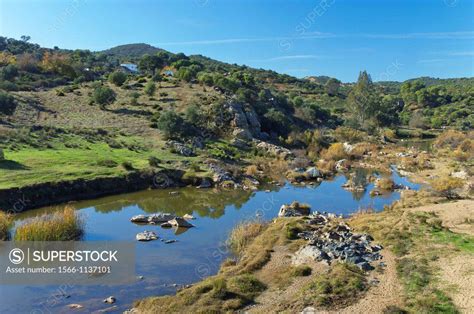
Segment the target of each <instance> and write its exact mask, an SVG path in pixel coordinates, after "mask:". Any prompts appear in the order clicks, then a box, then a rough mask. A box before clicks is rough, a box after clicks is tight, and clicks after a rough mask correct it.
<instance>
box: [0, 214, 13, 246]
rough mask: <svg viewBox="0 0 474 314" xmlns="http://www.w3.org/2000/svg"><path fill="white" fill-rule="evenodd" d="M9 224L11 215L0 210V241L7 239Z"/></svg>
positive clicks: (10, 223)
mask: <svg viewBox="0 0 474 314" xmlns="http://www.w3.org/2000/svg"><path fill="white" fill-rule="evenodd" d="M11 225H12V217H11V216H10V215H8V214H7V213H5V212H2V211H0V241H5V240H8V239H9V237H10V227H11Z"/></svg>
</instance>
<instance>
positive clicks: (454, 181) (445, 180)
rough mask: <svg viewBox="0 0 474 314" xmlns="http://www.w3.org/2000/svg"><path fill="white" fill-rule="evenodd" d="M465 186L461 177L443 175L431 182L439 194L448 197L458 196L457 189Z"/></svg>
mask: <svg viewBox="0 0 474 314" xmlns="http://www.w3.org/2000/svg"><path fill="white" fill-rule="evenodd" d="M463 186H464V181H463V180H462V179H460V178H453V177H448V176H446V177H442V178H438V179H436V180H433V181H432V182H431V187H432V188H433V190H435V191H436V192H437V193H438V194H439V195H441V196H443V197H446V198H448V199H453V198H457V197H458V195H457V193H456V192H455V190H456V189H459V188H462V187H463Z"/></svg>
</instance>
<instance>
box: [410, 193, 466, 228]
mask: <svg viewBox="0 0 474 314" xmlns="http://www.w3.org/2000/svg"><path fill="white" fill-rule="evenodd" d="M405 210H407V211H415V212H417V211H418V212H419V211H424V212H433V213H435V214H436V215H437V216H438V217H439V218H440V219H441V220H442V221H443V226H444V227H446V228H448V229H449V230H451V231H452V232H456V233H464V234H469V235H473V236H474V200H460V201H457V202H450V203H443V204H433V205H426V206H420V207H414V208H407V209H405Z"/></svg>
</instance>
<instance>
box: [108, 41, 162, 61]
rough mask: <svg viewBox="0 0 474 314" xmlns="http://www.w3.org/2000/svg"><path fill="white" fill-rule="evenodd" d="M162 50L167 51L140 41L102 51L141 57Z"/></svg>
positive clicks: (109, 53)
mask: <svg viewBox="0 0 474 314" xmlns="http://www.w3.org/2000/svg"><path fill="white" fill-rule="evenodd" d="M160 51H165V50H163V49H160V48H156V47H153V46H152V45H149V44H144V43H138V44H127V45H120V46H116V47H113V48H110V49H107V50H103V51H101V52H102V53H105V54H108V55H113V56H118V57H132V58H136V57H141V56H143V55H145V54H156V53H158V52H160Z"/></svg>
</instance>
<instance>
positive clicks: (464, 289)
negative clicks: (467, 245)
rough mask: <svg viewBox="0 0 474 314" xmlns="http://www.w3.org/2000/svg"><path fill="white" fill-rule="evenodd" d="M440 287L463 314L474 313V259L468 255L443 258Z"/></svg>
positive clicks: (441, 260)
mask: <svg viewBox="0 0 474 314" xmlns="http://www.w3.org/2000/svg"><path fill="white" fill-rule="evenodd" d="M438 267H439V269H440V271H439V276H440V285H441V287H442V288H444V289H443V290H445V291H446V292H447V293H448V295H449V296H450V297H451V298H452V299H453V303H454V304H455V305H456V306H457V307H458V309H459V310H460V311H461V313H466V314H467V313H474V257H473V256H472V255H468V254H461V255H456V256H454V257H445V258H441V259H440V260H439V261H438Z"/></svg>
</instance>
